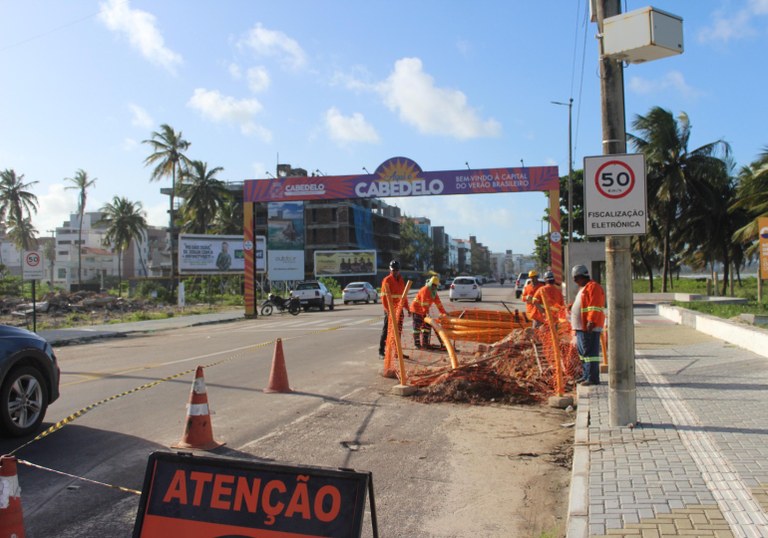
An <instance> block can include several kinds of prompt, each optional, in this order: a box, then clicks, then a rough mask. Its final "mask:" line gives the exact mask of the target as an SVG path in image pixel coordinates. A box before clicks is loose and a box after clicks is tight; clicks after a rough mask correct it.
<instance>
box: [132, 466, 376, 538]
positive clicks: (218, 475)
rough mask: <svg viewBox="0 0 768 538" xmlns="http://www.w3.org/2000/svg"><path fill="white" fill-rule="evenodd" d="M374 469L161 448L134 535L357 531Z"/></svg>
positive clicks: (276, 535)
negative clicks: (305, 464)
mask: <svg viewBox="0 0 768 538" xmlns="http://www.w3.org/2000/svg"><path fill="white" fill-rule="evenodd" d="M369 487H370V488H371V489H372V484H371V475H370V473H359V472H355V471H347V470H343V471H341V470H335V469H325V468H318V467H292V466H285V465H273V464H266V463H256V462H251V461H246V460H236V459H221V458H210V457H197V456H192V455H191V454H190V455H186V454H170V453H164V452H155V453H153V454H151V455H150V457H149V461H148V463H147V472H146V475H145V478H144V488H143V490H142V494H141V502H140V504H139V511H138V514H137V517H136V524H135V526H134V531H133V536H134V538H139V537H140V538H166V537H168V536H194V537H205V538H215V537H222V536H238V537H254V538H257V537H269V538H291V537H304V538H306V537H315V536H334V537H350V538H351V537H355V536H358V537H359V536H360V533H361V532H362V523H363V513H364V510H365V499H366V492H367V491H368V488H369Z"/></svg>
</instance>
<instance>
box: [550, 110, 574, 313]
mask: <svg viewBox="0 0 768 538" xmlns="http://www.w3.org/2000/svg"><path fill="white" fill-rule="evenodd" d="M552 104H555V105H562V106H567V107H568V247H567V248H566V250H565V274H566V275H568V274H570V270H571V243H572V242H573V142H572V140H573V97H571V98H570V99H569V100H568V102H567V103H561V102H559V101H552ZM564 280H565V296H566V298H567V299H568V301H571V300H573V297H571V290H572V288H573V283H572V282H571V279H570V278H567V277H566V278H564Z"/></svg>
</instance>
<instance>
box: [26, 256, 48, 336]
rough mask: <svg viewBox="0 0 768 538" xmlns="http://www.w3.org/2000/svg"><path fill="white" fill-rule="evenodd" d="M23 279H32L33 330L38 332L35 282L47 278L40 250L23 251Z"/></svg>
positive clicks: (43, 258)
mask: <svg viewBox="0 0 768 538" xmlns="http://www.w3.org/2000/svg"><path fill="white" fill-rule="evenodd" d="M22 258H23V260H22V264H21V280H22V281H24V280H31V281H32V331H33V332H37V303H36V298H35V296H36V292H37V290H36V289H35V283H36V282H37V280H38V279H41V278H45V257H44V256H43V252H42V251H40V250H25V251H24V252H23V253H22Z"/></svg>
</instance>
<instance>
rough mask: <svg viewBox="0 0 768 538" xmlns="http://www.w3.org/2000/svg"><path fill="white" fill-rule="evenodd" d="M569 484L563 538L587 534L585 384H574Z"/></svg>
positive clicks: (587, 443)
mask: <svg viewBox="0 0 768 538" xmlns="http://www.w3.org/2000/svg"><path fill="white" fill-rule="evenodd" d="M576 402H577V406H576V431H575V432H574V443H573V463H572V465H571V488H570V491H569V493H568V522H567V527H566V537H567V538H588V536H589V388H588V387H581V386H577V387H576Z"/></svg>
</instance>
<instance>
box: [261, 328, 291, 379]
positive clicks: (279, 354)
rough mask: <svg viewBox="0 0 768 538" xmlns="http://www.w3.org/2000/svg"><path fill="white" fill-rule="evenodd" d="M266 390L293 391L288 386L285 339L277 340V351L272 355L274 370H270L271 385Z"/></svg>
mask: <svg viewBox="0 0 768 538" xmlns="http://www.w3.org/2000/svg"><path fill="white" fill-rule="evenodd" d="M264 392H293V391H292V390H291V387H289V386H288V372H287V371H286V369H285V357H284V356H283V341H282V340H281V339H280V338H278V339H277V340H276V341H275V353H274V355H273V356H272V370H271V371H270V372H269V386H268V387H267V388H265V389H264Z"/></svg>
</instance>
